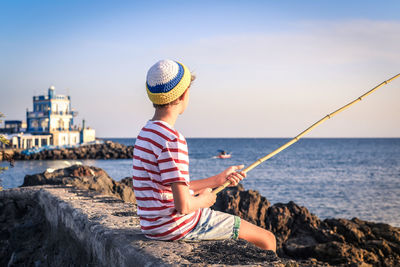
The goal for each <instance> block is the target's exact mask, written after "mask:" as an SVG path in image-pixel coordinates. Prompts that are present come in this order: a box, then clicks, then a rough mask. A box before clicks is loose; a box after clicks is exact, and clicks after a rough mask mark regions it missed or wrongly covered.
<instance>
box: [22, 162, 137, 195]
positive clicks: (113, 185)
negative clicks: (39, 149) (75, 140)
mask: <svg viewBox="0 0 400 267" xmlns="http://www.w3.org/2000/svg"><path fill="white" fill-rule="evenodd" d="M44 184H50V185H61V184H63V185H67V184H68V185H72V186H75V187H77V188H79V189H87V190H94V191H97V192H99V193H102V194H106V195H110V196H114V197H117V198H119V199H122V200H123V201H125V202H132V203H136V199H135V195H134V194H133V190H132V187H128V186H127V185H126V184H125V183H120V182H116V181H114V180H113V179H112V178H111V177H110V176H108V174H107V173H106V172H105V171H103V170H102V169H100V168H96V167H89V166H82V165H74V166H71V167H68V168H64V169H59V170H55V171H54V172H51V173H50V172H47V171H45V172H43V173H40V174H34V175H26V176H25V178H24V183H23V184H22V186H33V185H44Z"/></svg>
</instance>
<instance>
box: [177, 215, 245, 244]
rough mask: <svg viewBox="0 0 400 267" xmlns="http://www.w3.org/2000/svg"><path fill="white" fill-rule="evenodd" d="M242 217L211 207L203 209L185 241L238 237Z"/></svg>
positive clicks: (184, 238)
mask: <svg viewBox="0 0 400 267" xmlns="http://www.w3.org/2000/svg"><path fill="white" fill-rule="evenodd" d="M239 228H240V217H238V216H235V215H231V214H228V213H225V212H220V211H215V210H212V209H210V208H203V209H201V217H200V220H199V222H198V223H197V225H196V226H195V227H194V228H193V230H192V231H190V232H189V233H188V234H187V235H185V236H184V237H183V238H182V239H180V240H183V241H200V240H223V239H238V237H239Z"/></svg>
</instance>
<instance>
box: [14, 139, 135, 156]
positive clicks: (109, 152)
mask: <svg viewBox="0 0 400 267" xmlns="http://www.w3.org/2000/svg"><path fill="white" fill-rule="evenodd" d="M9 153H11V155H12V157H13V159H14V160H57V159H73V160H76V159H129V158H132V155H133V146H125V145H123V144H119V143H114V142H111V141H106V142H104V143H103V144H92V145H84V146H79V147H73V148H62V149H44V150H41V151H38V152H35V153H26V152H24V151H19V150H16V151H13V152H9Z"/></svg>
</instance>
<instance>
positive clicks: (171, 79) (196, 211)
mask: <svg viewBox="0 0 400 267" xmlns="http://www.w3.org/2000/svg"><path fill="white" fill-rule="evenodd" d="M146 80H147V82H146V87H147V94H148V96H149V98H150V100H151V101H152V102H153V106H154V107H155V113H154V116H153V118H152V119H151V120H150V121H148V122H147V124H146V125H145V126H144V127H143V128H142V130H141V131H140V133H139V136H138V137H137V139H136V143H135V147H134V152H133V188H134V191H135V196H136V200H137V207H138V210H137V213H138V215H139V216H140V225H141V229H142V232H143V233H144V234H145V235H146V237H148V238H152V239H159V240H186V241H195V240H218V239H229V238H233V239H237V238H242V239H245V240H247V241H249V242H252V243H254V244H255V245H256V246H258V247H260V248H262V249H266V250H273V251H275V250H276V241H275V236H274V235H273V234H272V233H271V232H269V231H267V230H265V229H263V228H260V227H258V226H256V225H253V224H251V223H249V222H247V221H245V220H241V219H240V218H239V217H237V216H234V215H230V214H227V213H223V212H218V211H214V210H211V209H210V208H209V207H210V206H212V205H213V204H214V202H215V200H216V194H215V193H213V192H212V189H211V188H215V187H218V186H220V185H222V184H223V183H224V182H226V180H230V181H231V182H232V186H235V185H237V184H238V183H239V182H240V180H242V179H243V178H244V177H245V176H246V175H245V174H244V173H243V172H242V173H240V172H238V170H240V169H242V168H243V167H244V166H243V165H240V166H231V167H230V168H228V169H226V170H225V171H223V172H221V173H220V174H217V175H215V176H212V177H209V178H206V179H202V180H196V181H190V178H189V157H188V149H187V144H186V140H185V138H184V137H183V135H182V134H180V133H179V132H178V131H177V130H175V129H174V124H175V121H176V119H177V118H178V116H179V115H180V114H182V113H183V112H184V111H185V109H186V107H187V105H188V101H189V87H190V85H191V82H192V81H193V80H194V76H192V74H191V73H190V71H189V70H188V68H187V67H186V66H185V65H183V64H182V63H179V62H176V61H172V60H161V61H159V62H157V63H156V64H155V65H153V66H152V67H151V68H150V69H149V71H148V73H147V79H146Z"/></svg>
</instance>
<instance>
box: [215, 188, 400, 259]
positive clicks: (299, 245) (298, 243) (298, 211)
mask: <svg viewBox="0 0 400 267" xmlns="http://www.w3.org/2000/svg"><path fill="white" fill-rule="evenodd" d="M213 207H214V208H215V209H216V210H220V211H225V212H228V213H231V214H235V215H238V216H240V217H241V218H243V219H246V220H248V221H250V222H252V223H255V224H257V225H259V226H260V227H263V228H265V229H267V230H269V231H271V232H273V233H274V234H275V236H276V239H277V252H278V255H279V256H281V257H289V258H292V259H296V260H297V261H301V260H307V261H308V262H310V261H311V260H312V259H315V260H317V261H319V262H323V263H325V264H334V265H337V264H341V265H355V266H359V265H362V264H367V265H370V266H400V228H398V227H392V226H390V225H387V224H382V223H372V222H367V221H362V220H360V219H357V218H353V219H352V220H347V219H326V220H324V221H322V220H320V219H319V218H318V217H317V216H315V215H314V214H312V213H310V212H309V211H308V210H307V209H306V208H305V207H301V206H299V205H297V204H296V203H294V202H289V203H286V204H283V203H277V204H274V205H272V206H270V204H269V202H268V201H267V200H266V199H265V198H264V197H262V196H261V195H260V194H259V193H258V192H257V191H253V190H248V191H244V189H243V187H242V186H239V187H233V188H228V189H226V190H224V191H222V192H221V193H220V194H219V195H218V198H217V201H216V203H215V205H214V206H213Z"/></svg>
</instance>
